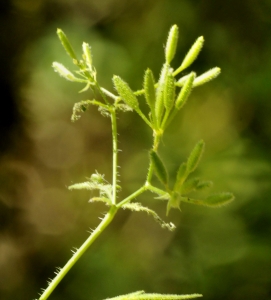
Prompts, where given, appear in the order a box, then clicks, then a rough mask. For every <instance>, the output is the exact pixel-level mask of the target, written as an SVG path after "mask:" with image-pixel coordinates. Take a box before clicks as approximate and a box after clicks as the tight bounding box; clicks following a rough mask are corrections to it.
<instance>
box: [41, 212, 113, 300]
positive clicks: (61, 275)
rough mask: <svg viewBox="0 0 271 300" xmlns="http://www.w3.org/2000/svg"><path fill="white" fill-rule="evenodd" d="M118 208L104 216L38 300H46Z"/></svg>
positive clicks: (109, 221) (108, 222)
mask: <svg viewBox="0 0 271 300" xmlns="http://www.w3.org/2000/svg"><path fill="white" fill-rule="evenodd" d="M117 211H118V208H117V207H116V206H112V207H111V208H110V210H109V212H108V213H107V214H106V215H105V216H104V218H103V219H102V222H101V223H100V224H99V225H98V227H97V228H96V229H95V230H94V231H93V232H92V233H91V235H90V236H89V238H88V239H87V240H86V241H85V242H84V244H83V245H82V246H81V247H80V248H79V249H77V251H76V252H75V253H74V255H73V256H72V258H71V259H70V260H69V261H68V262H67V263H66V265H65V266H64V267H63V268H62V269H61V270H60V272H58V274H57V276H56V277H55V278H54V279H53V280H52V281H51V282H50V284H49V286H48V287H47V289H46V290H45V291H44V292H43V293H42V295H41V296H40V298H39V300H46V299H47V298H48V297H49V296H50V295H51V293H52V292H53V291H54V289H55V288H56V287H57V285H58V284H59V283H60V281H61V280H62V279H63V278H64V276H65V275H66V274H67V273H68V272H69V270H70V269H71V268H72V267H73V266H74V264H75V263H76V262H77V261H78V260H79V258H80V257H81V256H82V255H83V254H84V253H85V252H86V250H87V249H88V248H89V246H90V245H91V244H92V243H93V242H94V241H95V240H96V238H97V237H98V236H99V235H100V234H101V233H102V232H103V231H104V230H105V228H106V227H107V226H108V225H109V224H110V223H111V221H112V220H113V218H114V216H115V214H116V212H117Z"/></svg>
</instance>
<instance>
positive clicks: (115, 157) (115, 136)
mask: <svg viewBox="0 0 271 300" xmlns="http://www.w3.org/2000/svg"><path fill="white" fill-rule="evenodd" d="M111 123H112V141H113V150H112V151H113V162H112V164H113V167H112V169H113V170H112V189H113V190H112V203H113V204H116V203H117V180H118V134H117V118H116V110H115V108H113V109H112V110H111Z"/></svg>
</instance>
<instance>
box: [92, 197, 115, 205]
mask: <svg viewBox="0 0 271 300" xmlns="http://www.w3.org/2000/svg"><path fill="white" fill-rule="evenodd" d="M88 202H89V203H90V202H103V203H105V204H107V205H111V200H110V199H108V198H105V197H93V198H91V199H90V200H88Z"/></svg>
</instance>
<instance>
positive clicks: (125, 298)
mask: <svg viewBox="0 0 271 300" xmlns="http://www.w3.org/2000/svg"><path fill="white" fill-rule="evenodd" d="M200 297H202V295H200V294H191V295H165V294H147V293H145V292H144V291H138V292H134V293H130V294H126V295H122V296H117V297H114V298H107V299H105V300H182V299H195V298H200Z"/></svg>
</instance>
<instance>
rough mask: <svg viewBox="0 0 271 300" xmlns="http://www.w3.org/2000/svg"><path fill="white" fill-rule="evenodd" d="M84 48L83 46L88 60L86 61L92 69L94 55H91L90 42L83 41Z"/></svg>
mask: <svg viewBox="0 0 271 300" xmlns="http://www.w3.org/2000/svg"><path fill="white" fill-rule="evenodd" d="M82 48H83V54H84V56H85V60H86V63H87V65H88V67H89V68H90V69H92V55H91V48H90V46H89V44H88V43H85V42H83V45H82Z"/></svg>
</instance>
